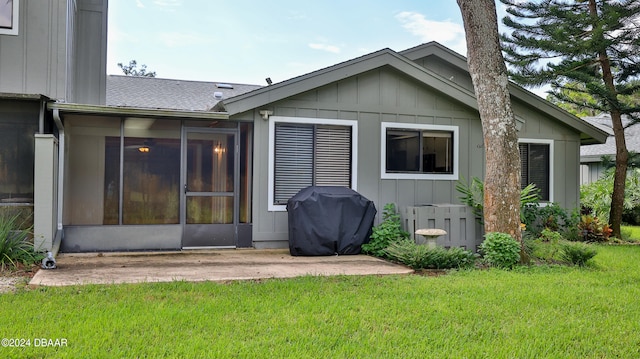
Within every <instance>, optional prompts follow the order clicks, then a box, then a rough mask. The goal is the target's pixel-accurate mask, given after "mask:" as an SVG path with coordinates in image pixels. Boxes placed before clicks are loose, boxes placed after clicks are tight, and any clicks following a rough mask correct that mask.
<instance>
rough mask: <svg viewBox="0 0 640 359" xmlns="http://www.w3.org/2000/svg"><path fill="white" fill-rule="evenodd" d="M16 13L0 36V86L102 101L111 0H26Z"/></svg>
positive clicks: (74, 99) (6, 89)
mask: <svg viewBox="0 0 640 359" xmlns="http://www.w3.org/2000/svg"><path fill="white" fill-rule="evenodd" d="M18 14H19V22H18V24H19V31H18V33H17V34H16V35H3V36H0V92H4V93H20V94H41V95H44V96H47V97H49V98H52V99H56V100H64V101H66V102H75V103H84V104H104V102H105V92H106V85H105V83H106V70H105V69H106V52H107V1H103V0H77V1H68V0H47V1H24V0H23V1H20V2H19V12H18ZM67 20H68V21H67Z"/></svg>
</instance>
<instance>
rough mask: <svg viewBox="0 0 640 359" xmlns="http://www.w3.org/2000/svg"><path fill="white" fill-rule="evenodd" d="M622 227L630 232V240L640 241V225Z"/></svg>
mask: <svg viewBox="0 0 640 359" xmlns="http://www.w3.org/2000/svg"><path fill="white" fill-rule="evenodd" d="M622 229H623V230H627V231H628V232H629V239H630V240H632V241H635V242H640V226H622Z"/></svg>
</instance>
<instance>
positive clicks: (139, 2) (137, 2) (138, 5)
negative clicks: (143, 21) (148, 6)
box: [136, 0, 145, 9]
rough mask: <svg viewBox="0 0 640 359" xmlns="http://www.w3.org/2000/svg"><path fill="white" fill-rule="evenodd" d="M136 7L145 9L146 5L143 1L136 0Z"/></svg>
mask: <svg viewBox="0 0 640 359" xmlns="http://www.w3.org/2000/svg"><path fill="white" fill-rule="evenodd" d="M136 7H139V8H141V9H144V7H145V6H144V4H143V3H142V1H141V0H136Z"/></svg>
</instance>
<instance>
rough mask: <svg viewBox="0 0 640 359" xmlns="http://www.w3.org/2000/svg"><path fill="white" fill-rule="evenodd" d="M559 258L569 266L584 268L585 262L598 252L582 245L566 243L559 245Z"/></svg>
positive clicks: (586, 245)
mask: <svg viewBox="0 0 640 359" xmlns="http://www.w3.org/2000/svg"><path fill="white" fill-rule="evenodd" d="M561 248H562V251H561V254H560V257H561V258H562V259H563V260H564V261H566V262H568V263H571V264H574V265H578V266H584V265H585V264H586V263H587V261H589V260H590V259H591V258H593V257H595V255H596V254H598V251H597V250H596V249H595V248H593V247H592V246H590V245H588V244H584V243H575V242H566V243H563V244H562V245H561Z"/></svg>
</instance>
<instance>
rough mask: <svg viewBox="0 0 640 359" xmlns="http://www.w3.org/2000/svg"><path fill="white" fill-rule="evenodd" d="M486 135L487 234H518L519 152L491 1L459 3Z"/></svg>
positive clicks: (494, 8)
mask: <svg viewBox="0 0 640 359" xmlns="http://www.w3.org/2000/svg"><path fill="white" fill-rule="evenodd" d="M457 1H458V6H459V7H460V11H461V12H462V19H463V21H464V29H465V33H466V38H467V62H468V65H469V72H470V73H471V79H472V80H473V87H474V89H475V93H476V98H477V101H478V108H479V112H480V119H481V121H482V132H483V136H484V149H485V151H484V152H485V166H486V176H485V180H484V228H485V232H487V233H489V232H502V233H508V234H510V235H511V236H512V237H514V238H515V239H516V240H518V241H521V240H522V234H521V232H520V151H519V149H518V136H517V133H516V124H515V118H514V116H513V112H512V110H511V99H510V95H509V89H508V84H509V80H508V77H507V68H506V65H505V63H504V58H503V57H502V52H501V50H500V39H499V36H498V20H497V15H496V5H495V2H494V0H457Z"/></svg>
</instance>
